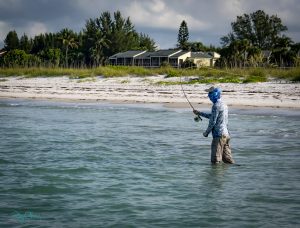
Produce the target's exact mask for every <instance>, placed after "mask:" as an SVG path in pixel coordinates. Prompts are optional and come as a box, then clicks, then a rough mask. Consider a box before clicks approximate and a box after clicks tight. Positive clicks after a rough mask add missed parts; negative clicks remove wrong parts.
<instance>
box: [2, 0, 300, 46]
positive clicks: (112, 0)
mask: <svg viewBox="0 0 300 228" xmlns="http://www.w3.org/2000/svg"><path fill="white" fill-rule="evenodd" d="M259 9H261V10H264V11H265V12H266V13H267V14H269V15H277V16H278V17H280V18H281V19H282V22H283V24H284V25H286V26H287V27H288V32H287V35H288V36H289V37H291V38H292V39H293V40H294V41H295V42H300V13H299V12H300V0H0V48H2V47H3V40H4V39H5V37H6V35H7V33H8V32H9V31H10V30H16V31H17V33H18V35H19V36H21V35H22V34H23V33H26V34H27V35H29V36H31V37H32V36H34V35H36V34H40V33H45V32H58V31H60V30H61V29H63V28H66V27H67V28H70V29H73V30H75V31H77V32H78V31H80V30H82V29H83V28H84V25H85V22H86V20H87V19H89V18H96V17H99V16H100V14H101V13H102V12H104V11H110V12H115V11H117V10H120V11H121V13H122V15H123V17H130V19H131V21H132V23H133V24H134V25H135V28H136V30H137V31H138V32H143V33H146V34H148V35H149V36H150V37H151V38H153V39H154V40H155V42H156V44H157V45H158V47H159V48H162V49H165V48H173V47H175V45H176V42H177V34H178V29H179V25H180V23H181V21H182V20H185V21H186V22H187V25H188V28H189V34H190V41H201V42H202V43H204V44H205V45H210V44H213V45H215V46H219V45H220V38H221V37H222V36H223V35H226V34H228V33H229V32H230V30H231V27H230V23H231V22H233V21H235V19H236V16H238V15H242V14H244V13H247V14H249V13H252V12H255V11H256V10H259Z"/></svg>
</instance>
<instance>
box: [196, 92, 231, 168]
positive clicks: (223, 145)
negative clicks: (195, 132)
mask: <svg viewBox="0 0 300 228" xmlns="http://www.w3.org/2000/svg"><path fill="white" fill-rule="evenodd" d="M205 91H206V92H208V97H209V99H210V100H211V102H212V103H213V106H212V109H211V114H208V113H204V112H199V111H197V110H194V111H193V112H194V114H195V115H199V116H203V117H205V118H208V119H209V124H208V127H207V130H206V131H205V132H204V133H203V136H204V137H207V136H208V135H209V133H210V132H212V136H213V140H212V143H211V163H212V164H218V163H220V162H221V161H223V162H224V163H229V164H233V163H234V160H233V158H232V155H231V149H230V145H229V140H230V136H229V132H228V129H227V124H228V107H227V105H226V104H225V103H224V102H223V101H222V99H221V89H220V88H215V87H211V88H209V89H207V90H205Z"/></svg>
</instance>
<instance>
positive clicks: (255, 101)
mask: <svg viewBox="0 0 300 228" xmlns="http://www.w3.org/2000/svg"><path fill="white" fill-rule="evenodd" d="M172 80H173V81H175V80H178V78H167V79H165V78H164V76H163V75H160V76H149V77H133V76H131V77H130V76H127V77H118V78H103V77H96V80H94V81H89V80H86V81H80V80H78V79H77V80H76V79H69V77H66V76H62V77H39V78H22V77H9V78H6V80H5V81H1V82H0V98H1V99H31V100H50V101H65V102H86V103H88V102H91V103H93V102H100V103H112V104H162V105H163V106H165V107H168V108H190V106H189V104H188V102H187V100H186V98H185V97H184V95H183V92H182V89H181V86H180V85H168V86H165V85H157V84H155V83H156V82H158V81H172ZM216 85H217V86H219V87H221V89H222V90H223V93H222V96H223V99H224V101H225V103H227V105H228V106H229V107H232V108H237V109H239V108H240V109H269V108H271V109H292V110H300V84H299V83H278V82H263V83H249V84H233V83H224V84H216ZM210 86H211V84H192V85H183V87H184V91H185V93H186V95H187V97H188V99H189V100H190V102H191V103H192V105H193V106H194V107H195V108H197V107H200V108H208V107H211V102H210V101H209V99H208V98H207V94H206V92H205V91H204V90H205V89H206V88H209V87H210Z"/></svg>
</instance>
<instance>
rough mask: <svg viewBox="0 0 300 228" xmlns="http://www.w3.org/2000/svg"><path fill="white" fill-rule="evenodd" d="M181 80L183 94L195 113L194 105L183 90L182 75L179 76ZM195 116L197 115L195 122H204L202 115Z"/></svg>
mask: <svg viewBox="0 0 300 228" xmlns="http://www.w3.org/2000/svg"><path fill="white" fill-rule="evenodd" d="M179 78H180V86H181V91H182V93H183V95H184V97H185V99H186V100H187V102H188V103H189V105H190V107H191V108H192V109H193V111H195V110H196V109H195V108H194V106H193V105H192V103H191V102H190V101H189V98H188V97H187V95H186V93H185V91H184V89H183V86H182V80H181V75H180V76H179ZM195 115H196V116H195V117H194V120H195V121H196V122H199V120H201V121H202V118H201V116H200V114H195Z"/></svg>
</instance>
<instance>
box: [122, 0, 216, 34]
mask: <svg viewBox="0 0 300 228" xmlns="http://www.w3.org/2000/svg"><path fill="white" fill-rule="evenodd" d="M124 11H125V14H126V15H129V16H130V18H131V19H132V21H134V23H135V24H136V25H138V26H144V27H150V28H165V29H166V30H169V29H171V30H178V28H179V26H180V23H181V22H182V21H183V20H185V21H187V23H188V25H189V27H190V28H192V29H193V28H197V29H198V30H203V29H206V28H208V27H210V26H211V25H210V23H209V22H205V21H202V20H199V19H197V18H195V17H193V16H191V15H189V14H188V12H185V13H178V12H176V10H174V9H172V8H171V7H169V6H168V5H167V4H166V2H165V1H162V0H149V1H147V2H146V3H145V2H143V1H133V2H132V3H131V4H130V5H129V6H128V7H126V8H125V10H124Z"/></svg>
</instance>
